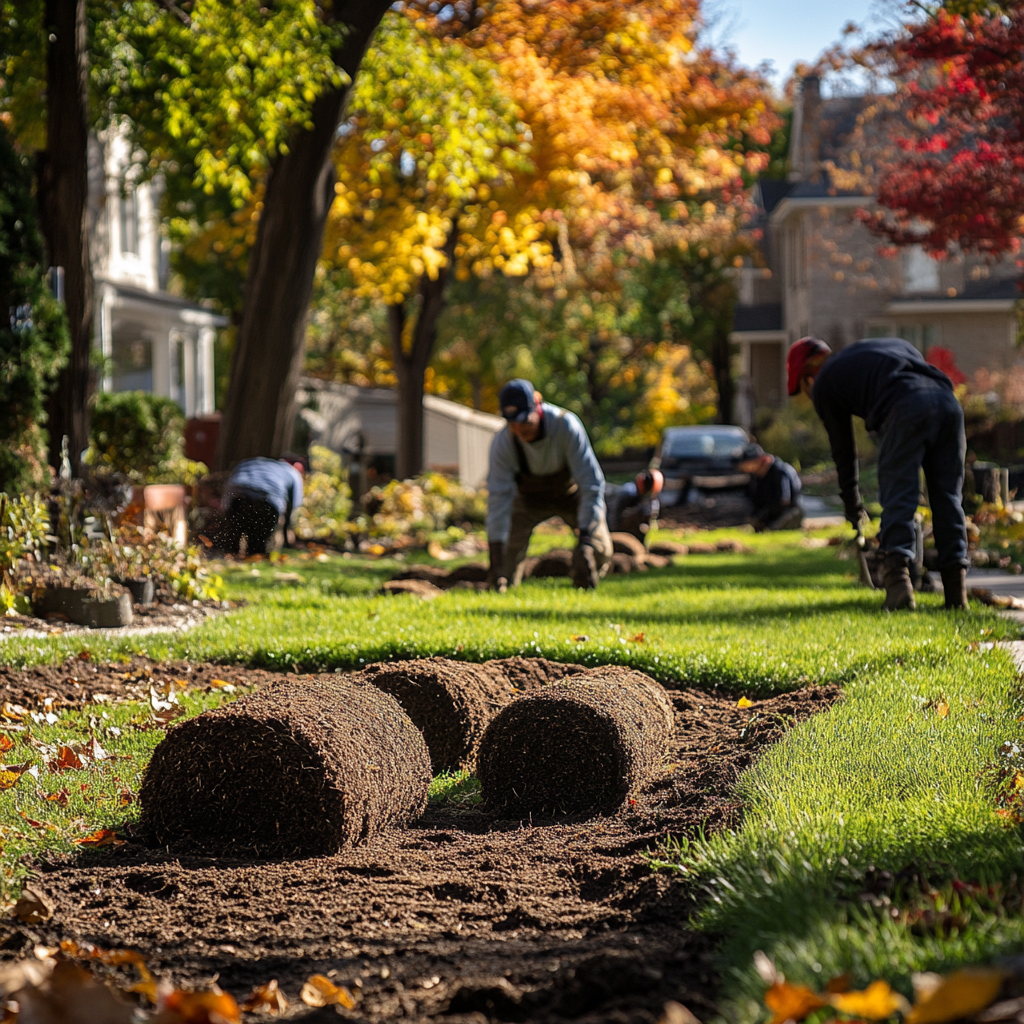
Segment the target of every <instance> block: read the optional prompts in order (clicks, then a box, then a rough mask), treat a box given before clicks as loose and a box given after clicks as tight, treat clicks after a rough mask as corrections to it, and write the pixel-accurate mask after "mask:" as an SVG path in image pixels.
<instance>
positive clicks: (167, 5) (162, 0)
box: [156, 0, 192, 28]
mask: <svg viewBox="0 0 1024 1024" xmlns="http://www.w3.org/2000/svg"><path fill="white" fill-rule="evenodd" d="M156 2H157V3H158V4H159V5H160V6H161V7H162V8H163V9H164V10H165V11H168V12H170V13H171V14H173V15H174V16H175V17H176V18H177V19H178V20H179V21H180V22H181V23H182V25H184V26H185V27H186V28H191V27H192V19H191V18H190V17H189V16H188V15H187V14H186V13H185V12H184V11H183V10H182V9H181V8H180V7H177V6H175V4H174V0H156Z"/></svg>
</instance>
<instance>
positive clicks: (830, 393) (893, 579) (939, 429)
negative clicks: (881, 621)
mask: <svg viewBox="0 0 1024 1024" xmlns="http://www.w3.org/2000/svg"><path fill="white" fill-rule="evenodd" d="M786 366H787V370H788V375H789V393H790V394H791V395H795V394H797V393H798V392H803V394H805V395H808V396H809V397H810V398H811V400H812V401H813V402H814V408H815V411H816V412H817V413H818V415H819V416H820V417H821V420H822V422H823V423H824V424H825V429H826V430H827V431H828V437H829V443H830V444H831V446H832V458H833V459H834V460H835V464H836V471H837V472H838V474H839V491H840V494H841V495H842V498H843V506H844V508H845V510H846V518H847V519H848V520H849V521H850V523H851V524H853V526H854V527H855V528H858V527H859V526H860V524H861V522H862V521H863V520H865V519H866V518H867V514H866V513H865V511H864V506H863V504H862V503H861V498H860V490H859V488H858V486H857V451H856V447H855V445H854V440H853V422H852V417H854V416H860V417H861V418H862V419H863V420H864V425H865V426H866V427H867V428H868V430H870V431H876V432H877V433H878V434H879V436H880V438H881V440H880V444H879V448H878V492H879V493H878V497H879V501H881V503H882V528H881V532H880V533H879V538H878V539H879V547H880V553H881V555H882V579H883V582H884V584H885V605H884V607H885V608H887V609H889V610H895V609H897V608H911V609H912V608H914V607H915V602H914V588H913V585H912V583H911V579H910V564H911V561H912V560H913V558H914V536H915V534H914V513H915V512H916V511H917V506H918V501H919V497H920V490H921V488H920V476H921V470H922V469H924V476H925V480H926V482H927V484H928V498H929V501H930V503H931V509H932V524H933V529H934V532H935V546H936V548H938V552H939V572H940V573H941V575H942V585H943V588H944V590H945V595H946V607H947V608H966V607H967V592H966V578H965V577H966V575H967V529H966V523H965V519H964V510H963V506H962V505H961V493H962V489H963V482H964V456H965V454H966V451H967V441H966V437H965V435H964V414H963V410H962V409H961V408H960V403H959V402H958V401H957V399H956V396H955V395H954V394H953V385H952V383H951V382H950V380H949V378H948V377H947V376H946V375H945V374H944V373H943V372H942V371H941V370H939V369H937V368H936V367H934V366H930V365H929V364H928V363H926V362H925V361H924V359H923V358H922V357H921V354H920V353H919V352H918V351H917V349H916V348H914V346H913V345H911V344H910V343H909V342H906V341H903V340H902V339H900V338H872V339H869V340H867V341H859V342H857V343H856V344H854V345H850V346H848V347H847V348H844V349H843V350H842V351H840V352H838V353H836V354H835V355H832V353H831V350H830V349H829V347H828V346H827V345H826V344H825V343H824V342H823V341H819V340H818V339H817V338H802V339H801V340H800V341H798V342H797V343H796V344H795V345H793V347H792V348H791V349H790V350H789V353H788V356H787V359H786Z"/></svg>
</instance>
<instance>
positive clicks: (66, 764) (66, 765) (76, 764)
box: [46, 746, 85, 775]
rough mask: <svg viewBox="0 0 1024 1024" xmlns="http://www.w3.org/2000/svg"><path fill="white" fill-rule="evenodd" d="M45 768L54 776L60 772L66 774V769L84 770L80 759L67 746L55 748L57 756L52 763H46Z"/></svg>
mask: <svg viewBox="0 0 1024 1024" xmlns="http://www.w3.org/2000/svg"><path fill="white" fill-rule="evenodd" d="M46 767H47V768H49V769H50V771H51V772H53V774H54V775H59V774H60V773H61V772H66V771H68V769H70V768H73V769H76V770H77V769H80V768H84V767H85V765H84V764H83V763H82V759H81V758H80V757H79V756H78V754H76V753H75V752H74V750H72V749H71V747H68V746H60V747H58V748H57V756H56V757H55V758H54V759H53V760H52V761H47V762H46Z"/></svg>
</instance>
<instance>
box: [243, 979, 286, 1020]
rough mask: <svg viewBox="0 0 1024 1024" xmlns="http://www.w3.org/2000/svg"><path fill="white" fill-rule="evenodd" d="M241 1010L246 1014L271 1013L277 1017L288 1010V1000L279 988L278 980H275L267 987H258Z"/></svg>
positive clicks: (268, 983)
mask: <svg viewBox="0 0 1024 1024" xmlns="http://www.w3.org/2000/svg"><path fill="white" fill-rule="evenodd" d="M239 1009H240V1010H242V1011H243V1012H244V1013H269V1014H271V1015H272V1016H276V1015H277V1014H279V1013H284V1011H285V1010H287V1009H288V1000H287V999H285V997H284V993H283V992H282V991H281V990H280V989H279V988H278V987H277V979H276V978H274V979H273V980H271V981H268V982H267V983H266V985H257V986H256V987H255V988H254V989H253V990H252V992H251V993H250V994H249V997H248V999H246V1000H245V1002H244V1003H242V1005H241V1006H240V1007H239Z"/></svg>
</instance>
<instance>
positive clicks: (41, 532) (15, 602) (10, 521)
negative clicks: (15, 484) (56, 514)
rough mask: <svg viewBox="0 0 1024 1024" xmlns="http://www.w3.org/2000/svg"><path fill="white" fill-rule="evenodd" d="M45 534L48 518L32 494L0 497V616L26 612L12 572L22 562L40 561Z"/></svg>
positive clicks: (41, 505) (27, 607)
mask: <svg viewBox="0 0 1024 1024" xmlns="http://www.w3.org/2000/svg"><path fill="white" fill-rule="evenodd" d="M49 532H50V515H49V513H48V512H47V510H46V505H45V504H44V503H43V502H42V501H41V500H40V499H39V498H37V497H36V496H35V495H34V494H22V495H20V496H19V497H17V498H10V497H8V496H7V495H6V494H0V614H4V613H6V612H9V611H14V612H18V613H21V614H27V613H28V612H29V610H30V608H29V604H28V601H27V600H26V599H25V598H24V597H23V596H21V595H19V594H18V593H17V587H16V584H14V583H13V573H12V570H13V569H14V567H15V565H16V564H17V563H18V561H20V560H21V559H22V558H26V557H28V558H32V559H34V560H35V561H41V560H42V553H43V549H44V548H45V546H46V538H47V535H48V534H49ZM9 578H10V579H9Z"/></svg>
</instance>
